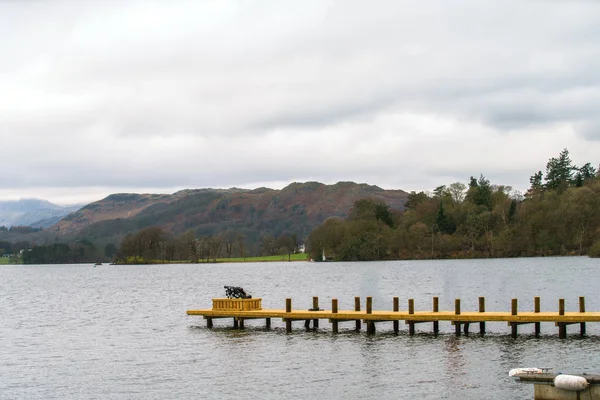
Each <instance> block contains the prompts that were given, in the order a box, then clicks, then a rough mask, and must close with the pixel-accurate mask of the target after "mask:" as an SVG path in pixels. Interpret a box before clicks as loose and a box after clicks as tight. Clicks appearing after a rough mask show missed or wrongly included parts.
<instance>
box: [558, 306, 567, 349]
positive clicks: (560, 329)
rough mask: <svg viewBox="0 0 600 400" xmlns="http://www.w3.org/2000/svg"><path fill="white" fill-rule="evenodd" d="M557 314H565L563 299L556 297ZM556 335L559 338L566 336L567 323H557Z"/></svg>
mask: <svg viewBox="0 0 600 400" xmlns="http://www.w3.org/2000/svg"><path fill="white" fill-rule="evenodd" d="M558 315H565V299H558ZM558 337H559V338H561V339H566V337H567V324H565V323H564V322H559V323H558Z"/></svg>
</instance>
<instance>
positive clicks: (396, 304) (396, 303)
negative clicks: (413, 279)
mask: <svg viewBox="0 0 600 400" xmlns="http://www.w3.org/2000/svg"><path fill="white" fill-rule="evenodd" d="M393 303H394V305H393V311H394V312H398V311H400V299H398V297H394V301H393ZM393 325H394V333H398V330H399V326H400V321H394V322H393Z"/></svg>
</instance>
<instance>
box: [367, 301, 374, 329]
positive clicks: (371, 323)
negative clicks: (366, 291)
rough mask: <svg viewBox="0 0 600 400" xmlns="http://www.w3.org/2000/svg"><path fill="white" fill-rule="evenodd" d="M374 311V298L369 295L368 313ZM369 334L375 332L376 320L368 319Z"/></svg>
mask: <svg viewBox="0 0 600 400" xmlns="http://www.w3.org/2000/svg"><path fill="white" fill-rule="evenodd" d="M372 313H373V298H372V297H367V314H372ZM367 334H368V335H373V334H375V322H373V321H370V320H367Z"/></svg>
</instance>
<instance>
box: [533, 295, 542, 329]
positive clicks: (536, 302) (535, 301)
mask: <svg viewBox="0 0 600 400" xmlns="http://www.w3.org/2000/svg"><path fill="white" fill-rule="evenodd" d="M533 312H534V313H539V312H540V298H539V297H537V296H536V297H534V298H533ZM534 324H535V336H540V331H541V324H540V323H539V322H535V323H534Z"/></svg>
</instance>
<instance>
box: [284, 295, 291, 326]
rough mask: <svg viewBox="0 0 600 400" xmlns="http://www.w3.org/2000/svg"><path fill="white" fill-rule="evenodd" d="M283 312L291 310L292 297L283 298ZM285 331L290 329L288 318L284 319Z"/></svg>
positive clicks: (287, 312)
mask: <svg viewBox="0 0 600 400" xmlns="http://www.w3.org/2000/svg"><path fill="white" fill-rule="evenodd" d="M285 312H286V314H289V313H291V312H292V299H290V298H289V297H288V298H287V299H285ZM285 331H286V332H287V333H290V332H291V331H292V320H291V319H289V318H286V319H285Z"/></svg>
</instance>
